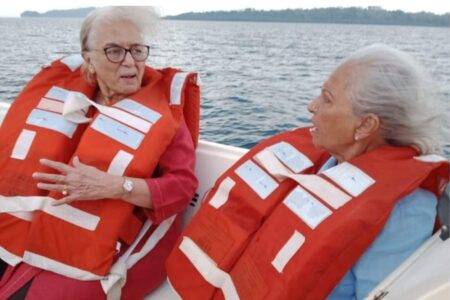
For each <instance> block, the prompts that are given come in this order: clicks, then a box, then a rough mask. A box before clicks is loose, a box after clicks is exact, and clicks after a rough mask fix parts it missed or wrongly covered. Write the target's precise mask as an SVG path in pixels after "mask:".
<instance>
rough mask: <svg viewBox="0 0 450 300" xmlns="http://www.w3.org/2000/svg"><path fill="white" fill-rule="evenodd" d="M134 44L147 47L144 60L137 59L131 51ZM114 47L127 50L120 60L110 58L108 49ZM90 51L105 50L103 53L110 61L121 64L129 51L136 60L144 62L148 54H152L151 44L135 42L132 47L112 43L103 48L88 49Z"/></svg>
mask: <svg viewBox="0 0 450 300" xmlns="http://www.w3.org/2000/svg"><path fill="white" fill-rule="evenodd" d="M134 46H144V47H145V48H147V56H146V57H145V59H143V60H137V59H136V58H135V57H134V56H133V53H132V52H131V50H132V48H133V47H134ZM113 47H118V48H121V49H123V50H125V54H124V55H123V58H122V59H121V60H120V61H113V60H111V59H110V57H108V53H107V51H108V49H110V48H113ZM88 51H103V53H104V54H105V56H106V59H107V60H108V61H109V62H112V63H114V64H120V63H122V62H123V61H124V60H125V58H126V57H127V53H128V52H130V55H131V57H132V58H133V60H134V61H136V62H143V61H146V60H147V58H148V56H149V54H150V46H149V45H143V44H133V45H131V46H130V48H125V47H122V46H120V45H116V44H110V45H108V46H105V47H104V48H103V49H90V50H88Z"/></svg>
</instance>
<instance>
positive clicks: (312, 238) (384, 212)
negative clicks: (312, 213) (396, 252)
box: [166, 130, 449, 299]
mask: <svg viewBox="0 0 450 300" xmlns="http://www.w3.org/2000/svg"><path fill="white" fill-rule="evenodd" d="M280 140H284V141H289V143H290V144H291V145H293V146H295V148H297V149H298V150H300V151H301V152H302V153H303V154H305V155H306V156H308V157H309V158H310V159H311V160H312V161H313V162H314V165H315V166H314V168H312V169H313V170H312V169H310V170H307V171H308V173H311V174H315V173H316V172H317V169H318V167H320V166H321V164H322V163H323V159H313V157H314V156H315V157H324V156H323V152H321V151H319V150H317V149H314V148H310V146H311V140H310V135H309V133H308V132H307V131H306V130H297V131H294V132H288V133H284V134H281V135H279V136H277V137H275V138H271V139H269V140H267V141H265V142H263V143H262V144H261V145H258V146H257V147H255V148H254V149H252V150H251V151H250V152H249V153H247V155H246V156H245V157H244V158H243V159H241V160H240V161H239V162H237V163H236V164H235V165H234V166H233V167H232V168H231V169H229V170H228V171H227V172H225V174H224V175H223V176H221V177H220V178H219V180H218V183H216V185H215V187H214V189H216V188H217V187H218V184H220V182H221V181H222V180H223V179H224V176H229V177H232V178H233V180H234V181H235V182H236V184H235V186H234V187H233V189H232V190H231V192H230V194H229V198H228V201H227V202H226V203H225V204H224V205H223V206H221V207H220V208H219V209H215V208H213V207H212V206H211V205H209V204H207V203H205V204H204V205H203V206H202V207H201V209H200V211H199V214H198V215H197V216H195V217H194V218H193V220H192V222H191V224H190V225H189V226H188V228H187V229H186V230H185V232H184V233H182V236H186V237H189V238H191V239H192V240H193V241H194V242H195V243H196V244H197V246H199V247H200V248H201V249H202V250H203V251H204V252H205V253H206V254H207V255H208V256H209V257H210V258H211V259H212V260H213V261H214V262H215V263H216V264H217V267H218V268H220V269H221V270H223V271H225V272H226V273H229V275H230V276H231V280H232V281H233V283H234V286H235V287H236V290H237V293H238V295H239V297H240V298H241V299H250V298H252V299H324V298H326V296H327V295H328V294H329V292H330V291H331V290H332V289H333V288H334V286H335V285H336V284H337V283H338V282H339V280H340V279H341V278H342V276H343V275H344V274H345V273H346V272H347V270H348V269H349V268H350V267H351V266H352V265H353V264H354V263H355V262H356V260H357V259H358V258H359V257H360V256H361V255H362V253H364V251H365V250H366V249H367V247H369V245H370V244H371V243H372V242H373V240H374V239H375V238H376V236H377V235H378V233H379V232H380V231H381V230H382V228H383V226H384V224H385V222H386V220H387V218H388V217H389V214H390V212H391V210H392V209H393V207H394V206H395V204H396V202H397V201H398V200H399V199H401V198H402V197H403V196H405V195H407V194H408V193H410V192H411V191H413V190H414V189H416V188H418V187H419V186H421V187H424V188H429V189H430V190H431V191H432V192H434V193H435V194H437V195H440V193H441V192H442V186H443V185H444V184H445V183H447V182H448V176H449V175H448V174H449V164H448V163H424V162H421V161H418V160H416V159H413V156H415V155H417V153H416V152H415V151H414V150H413V149H411V148H406V147H405V148H400V147H382V148H378V149H377V150H375V151H372V152H370V153H366V154H364V155H361V156H359V157H357V158H355V159H353V160H351V161H349V162H348V163H350V164H352V165H353V166H356V167H357V168H359V169H360V170H362V171H363V172H364V173H365V174H367V175H369V176H370V177H371V178H373V179H374V180H375V183H374V184H373V185H371V186H369V187H368V188H367V190H365V191H364V192H363V193H361V194H360V195H359V196H355V197H353V198H352V199H351V200H350V201H349V202H347V203H346V204H344V205H343V206H341V207H340V208H337V209H335V208H333V207H332V206H330V205H329V204H328V202H327V201H325V199H321V198H320V197H319V196H318V195H317V194H314V192H312V191H310V190H308V189H307V188H306V187H303V189H304V190H307V191H309V193H310V194H312V195H313V196H314V197H315V198H316V199H318V201H319V202H320V203H321V204H322V205H323V206H325V207H326V208H327V209H329V210H330V211H331V214H330V215H329V216H328V217H326V218H325V219H324V220H323V221H322V222H321V223H320V224H319V225H318V226H317V227H315V228H314V229H313V228H312V227H310V226H309V225H307V223H305V221H304V220H303V219H302V218H300V217H299V216H298V215H297V214H296V213H294V212H293V210H291V209H290V208H288V206H287V205H286V204H285V203H284V202H283V201H284V200H285V199H286V197H287V196H288V195H289V194H290V192H291V191H292V190H293V189H294V188H295V187H297V186H298V184H297V183H294V182H293V181H292V180H290V179H286V180H284V181H283V182H282V183H281V184H280V185H279V187H278V188H277V189H276V190H275V191H274V192H273V193H272V194H271V195H270V196H269V197H268V198H266V199H265V200H263V201H261V199H256V198H255V197H254V195H253V194H252V190H250V189H249V187H248V186H247V184H246V183H244V182H241V181H240V179H239V178H236V177H233V176H234V174H233V172H234V170H235V169H236V167H237V166H239V165H240V164H242V162H243V161H246V160H248V159H249V158H250V157H254V156H255V155H256V154H257V153H258V152H260V151H261V150H262V149H263V148H266V147H267V146H268V145H271V144H273V143H275V142H278V141H280ZM318 176H319V177H321V178H322V179H324V180H325V182H327V183H329V184H331V185H333V186H334V187H335V188H337V189H338V190H341V191H344V190H343V189H342V188H341V187H340V186H339V185H338V184H336V183H334V182H333V180H332V179H330V178H328V177H326V176H325V175H323V174H320V175H318ZM300 186H301V185H300ZM214 189H213V190H212V191H211V192H210V194H209V195H208V197H207V198H206V202H209V199H210V198H211V196H212V195H213V194H214ZM348 196H350V195H348ZM249 203H250V205H252V206H255V207H251V208H252V209H249V206H250V205H249ZM297 204H298V202H297ZM298 205H300V204H298ZM256 206H257V207H256ZM267 206H270V209H267ZM255 211H258V212H260V213H261V212H262V214H255V213H254V212H255ZM295 232H297V233H299V234H301V235H302V236H303V237H304V239H305V241H304V242H303V244H301V243H300V246H299V248H298V250H296V251H295V252H294V254H293V255H292V257H290V258H289V259H288V260H287V263H286V264H285V265H284V268H283V269H282V271H280V272H279V271H277V269H276V268H275V266H274V265H273V264H272V261H274V259H275V257H276V256H277V254H278V253H279V252H280V251H281V249H282V248H283V247H284V246H285V245H286V244H287V242H288V241H289V240H290V238H291V237H292V236H293V235H294V233H295ZM295 235H297V234H295ZM166 264H167V269H168V277H169V280H170V282H171V283H172V285H173V287H174V288H175V290H176V291H177V293H179V294H180V295H181V296H182V297H183V299H196V298H198V297H199V298H202V299H211V298H214V299H222V298H223V294H222V292H221V291H220V290H219V289H216V288H214V287H212V286H211V285H209V284H208V283H207V282H206V281H205V280H204V279H203V277H201V275H200V273H199V272H198V271H197V270H196V269H195V267H193V266H192V265H191V264H190V262H189V260H188V259H187V258H186V257H185V255H184V254H183V253H182V252H181V251H180V250H179V249H178V246H177V247H176V248H175V249H174V250H173V252H172V253H171V255H170V257H169V260H168V261H167V263H166Z"/></svg>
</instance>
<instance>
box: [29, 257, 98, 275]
mask: <svg viewBox="0 0 450 300" xmlns="http://www.w3.org/2000/svg"><path fill="white" fill-rule="evenodd" d="M23 261H24V262H26V263H29V264H30V265H32V266H35V267H38V268H41V269H44V270H50V271H52V272H55V273H57V274H60V275H64V276H69V277H72V278H75V279H78V280H100V279H102V278H103V277H102V276H98V275H96V274H94V273H91V272H88V271H85V270H81V269H78V268H75V267H73V266H69V265H66V264H63V263H61V262H59V261H56V260H54V259H51V258H48V257H45V256H42V255H39V254H36V253H33V252H30V251H25V252H24V254H23Z"/></svg>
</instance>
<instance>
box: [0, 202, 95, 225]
mask: <svg viewBox="0 0 450 300" xmlns="http://www.w3.org/2000/svg"><path fill="white" fill-rule="evenodd" d="M55 201H56V200H55V199H53V198H51V197H41V196H14V197H5V196H1V195H0V213H23V212H33V211H38V210H39V211H44V212H46V213H47V214H49V215H52V216H54V217H56V218H58V219H62V220H64V221H66V222H68V223H71V224H73V225H75V226H78V227H81V228H83V229H86V230H90V231H94V230H95V229H96V228H97V225H98V223H99V222H100V217H98V216H96V215H93V214H90V213H87V212H85V211H82V210H80V209H78V208H75V207H73V206H71V205H68V204H63V205H58V206H53V205H52V203H53V202H55Z"/></svg>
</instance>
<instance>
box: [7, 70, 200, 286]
mask: <svg viewBox="0 0 450 300" xmlns="http://www.w3.org/2000/svg"><path fill="white" fill-rule="evenodd" d="M80 63H81V61H80ZM63 71H64V72H63ZM42 74H44V75H42ZM196 76H197V75H196V74H195V73H184V72H178V71H177V70H175V69H172V68H167V69H163V70H159V71H158V70H154V69H151V68H149V67H146V69H145V73H144V78H143V86H142V88H141V89H140V90H139V91H138V92H137V93H135V94H134V95H131V96H130V97H129V98H127V99H124V100H122V101H119V102H117V103H116V104H115V105H114V106H113V107H106V110H105V111H104V112H103V113H96V115H95V118H94V120H93V121H92V123H91V124H90V125H89V126H88V127H87V126H85V125H82V126H80V125H78V126H77V125H76V124H74V123H72V122H70V121H66V120H65V119H64V117H63V116H61V112H62V106H63V103H56V104H57V105H55V103H53V102H49V101H45V102H44V104H46V106H42V105H41V104H42V102H43V101H42V100H41V97H42V95H46V93H47V94H48V93H50V92H51V91H52V90H54V89H55V87H54V86H55V85H57V88H56V90H57V92H59V93H58V94H57V95H59V96H61V94H64V92H61V91H62V89H61V88H62V87H64V88H66V89H67V90H70V92H67V91H66V92H65V93H66V94H68V95H69V96H68V97H67V98H70V97H72V98H73V95H76V94H77V92H80V91H84V93H83V94H84V95H85V96H88V98H92V96H93V95H94V93H95V87H92V86H89V85H87V84H86V83H85V81H84V80H83V79H82V75H81V72H80V68H79V67H75V68H74V67H73V66H72V69H69V68H67V66H63V64H62V62H61V61H56V62H54V63H53V64H52V66H51V67H49V68H46V69H44V70H43V71H42V72H41V73H39V74H38V75H36V77H35V78H34V79H33V80H32V83H33V84H30V85H28V86H27V88H26V89H25V92H27V91H28V90H31V92H30V93H28V94H29V95H28V97H29V100H30V101H34V102H33V103H34V105H32V104H30V105H27V106H26V107H27V109H17V108H16V106H19V105H20V103H21V102H18V104H17V105H16V103H14V104H13V105H12V107H11V110H10V112H9V113H8V116H7V117H6V119H5V123H4V124H3V126H2V133H3V136H8V135H11V134H12V133H11V132H14V130H15V131H20V126H22V127H24V126H25V127H26V124H25V125H24V123H25V121H22V123H19V125H17V126H11V124H14V121H15V119H13V116H11V114H12V113H14V112H15V113H17V114H18V112H20V113H21V115H20V117H21V118H22V119H23V120H27V117H28V115H30V111H32V112H34V111H36V110H37V109H36V105H37V103H39V104H38V105H40V106H38V108H39V109H41V110H42V111H43V114H45V113H48V111H49V110H50V111H54V112H57V113H58V118H57V120H56V121H58V120H59V119H62V120H63V121H64V122H66V123H68V124H69V125H71V126H75V128H81V127H83V130H80V131H81V132H80V134H79V135H78V136H77V137H78V139H77V140H76V141H73V140H70V137H68V140H69V141H67V142H66V144H62V143H58V141H59V140H61V136H60V135H62V134H61V132H60V131H61V130H59V131H58V130H57V129H54V128H51V129H53V131H56V133H55V132H53V131H50V133H48V131H49V130H48V129H47V128H40V127H37V128H33V129H34V130H35V131H36V134H35V136H36V138H34V140H33V139H32V140H31V141H29V142H28V143H24V142H21V145H22V146H21V147H22V148H23V144H26V145H27V147H28V150H27V155H26V157H27V158H30V159H31V158H32V159H33V160H32V162H33V164H30V165H29V162H28V160H23V159H22V160H21V161H19V164H21V167H22V168H24V169H26V170H27V172H24V174H19V175H20V176H22V177H24V178H27V180H28V181H29V182H30V186H31V185H32V188H33V190H32V191H28V190H27V189H24V190H25V191H26V192H22V191H20V192H14V193H9V194H8V193H5V194H3V193H2V191H1V190H0V195H1V199H0V211H8V212H12V211H13V212H14V213H17V212H20V209H21V208H22V207H20V206H21V205H22V204H23V205H24V206H27V208H26V209H28V211H34V210H36V211H39V212H35V213H34V214H33V222H32V225H31V227H30V223H29V221H25V220H22V219H17V218H16V217H13V216H11V215H10V214H2V216H4V218H6V219H7V220H6V221H5V224H6V225H5V227H3V228H5V229H4V230H2V232H1V233H0V246H1V247H3V248H6V247H8V249H14V251H15V252H14V257H15V258H16V260H15V261H13V263H17V262H19V261H20V260H21V257H22V255H24V257H23V260H24V261H26V262H27V263H29V264H32V265H35V266H38V267H41V268H43V269H47V270H51V271H54V272H57V273H60V274H64V275H67V276H70V277H74V278H79V279H98V278H103V277H104V276H105V275H106V274H107V273H108V271H109V268H110V267H111V262H112V257H113V255H114V254H115V253H116V251H117V248H116V246H117V242H118V240H119V239H120V240H122V241H124V242H126V243H127V244H128V245H130V244H132V243H133V240H134V239H135V237H136V236H137V235H138V233H139V231H140V230H141V227H142V225H143V223H142V222H141V221H140V220H139V219H138V218H136V217H135V216H134V215H133V209H134V206H132V205H130V204H127V203H125V202H124V201H120V200H119V201H118V200H112V199H111V200H107V199H105V200H100V201H93V202H90V201H86V202H84V201H80V202H75V203H73V204H71V205H63V206H62V207H63V208H62V209H59V208H56V210H55V207H52V206H51V205H50V202H51V200H52V198H56V199H58V198H60V197H61V195H60V194H58V193H50V194H49V195H48V196H49V197H22V196H24V195H25V196H30V195H43V194H42V192H40V191H39V190H37V189H36V187H35V185H36V182H35V181H33V180H30V179H29V178H31V174H32V173H33V172H36V171H40V169H39V168H38V166H40V164H39V163H38V160H39V159H40V158H43V157H45V158H49V159H52V160H58V161H63V162H68V161H69V159H70V157H72V155H73V156H78V157H79V158H80V160H81V162H83V163H86V164H89V165H92V166H95V167H97V168H99V169H101V170H104V171H107V172H109V173H112V174H116V175H124V176H129V177H140V178H146V177H149V176H151V174H152V172H153V170H154V169H155V167H156V165H157V163H158V160H159V158H160V156H161V155H162V153H163V152H164V151H165V149H166V147H167V146H168V145H169V143H170V142H171V140H172V138H173V136H174V134H175V132H176V130H177V128H178V125H179V122H180V121H181V120H182V118H184V117H185V122H186V124H187V125H188V128H189V129H190V131H191V135H192V137H193V140H194V143H195V144H196V143H197V138H198V128H199V126H198V123H199V114H198V112H199V107H198V106H199V96H200V94H199V88H198V86H197V84H196ZM61 78H62V79H61ZM64 78H66V79H65V80H64ZM42 85H45V86H44V87H41V86H42ZM35 86H37V87H41V89H40V94H36V95H35V94H33V93H37V92H35V91H34V89H35V88H34V87H35ZM49 89H50V91H49ZM85 90H87V92H86V91H85ZM33 91H34V92H33ZM25 92H24V93H22V94H21V96H20V97H19V99H26V98H27V94H25ZM32 92H33V93H32ZM24 94H25V95H24ZM30 95H32V96H33V97H32V96H30ZM78 95H81V94H78ZM34 97H37V100H36V99H35V98H34ZM55 97H56V96H55ZM55 97H49V98H52V99H55ZM61 97H62V96H61ZM61 97H60V98H61ZM83 97H84V96H83ZM56 99H59V98H56ZM43 100H46V99H44V98H43ZM59 100H61V99H59ZM68 101H69V100H68ZM23 102H25V100H23ZM103 108H104V109H105V107H103ZM101 111H102V110H101ZM40 113H41V112H40ZM83 114H84V113H82V115H83ZM22 115H25V116H22ZM44 116H45V115H44ZM54 118H56V117H54ZM28 119H29V117H28ZM19 120H20V119H19ZM52 121H54V120H53V119H51V118H50V120H48V122H49V123H51V122H52ZM58 124H59V123H58ZM58 124H57V125H58ZM38 125H42V124H41V123H38ZM49 126H50V125H49ZM9 127H12V129H11V130H9ZM16 127H18V128H16ZM41 127H43V126H41ZM66 127H67V126H66ZM66 127H64V128H66ZM13 129H14V130H13ZM41 132H43V133H42V134H46V135H45V138H43V139H42V140H41V139H40V140H37V137H40V135H41ZM51 134H53V136H56V138H54V137H53V136H52V135H51ZM16 140H17V138H16ZM38 141H39V143H37V142H38ZM64 141H65V140H64ZM2 142H3V139H2ZM13 142H14V143H15V144H17V143H18V142H15V140H14V138H11V139H10V141H9V144H12V143H13ZM68 143H69V144H70V145H71V146H72V147H66V145H67V144H68ZM71 143H72V144H71ZM15 144H14V145H15ZM9 147H10V149H12V148H14V149H15V148H17V146H9ZM43 149H44V150H43ZM21 151H22V152H23V150H21ZM39 151H47V152H44V154H42V153H41V152H39ZM12 152H14V150H12ZM16 152H17V151H16ZM61 152H63V153H65V155H66V156H65V157H64V159H63V158H61V156H60V155H61ZM47 153H50V154H52V153H54V155H53V156H52V155H47ZM58 155H59V156H58ZM10 156H11V155H8V157H7V159H6V161H5V165H7V166H8V165H9V164H14V163H17V162H16V161H14V160H13V158H10ZM22 156H23V155H22ZM1 159H4V157H3V156H2V157H1ZM11 161H12V162H11ZM45 171H47V172H51V173H53V172H54V170H45ZM19 183H20V182H18V181H16V182H14V183H11V182H10V183H9V184H16V185H18V184H19ZM5 186H9V185H8V184H5ZM30 189H31V187H30ZM5 196H18V197H5ZM18 198H20V201H19V200H18ZM28 200H29V201H28ZM34 200H36V201H38V200H39V201H40V202H39V201H38V202H39V204H36V205H34V204H32V205H30V203H34V202H35V201H34ZM88 202H89V203H88ZM17 203H21V204H20V205H19V207H18V208H17V207H14V205H16V206H17ZM30 206H31V207H30ZM20 213H22V212H20ZM8 218H9V219H14V222H15V224H13V226H11V225H10V223H11V222H10V220H9V219H8ZM15 219H17V220H15ZM171 221H173V218H172V219H171ZM2 225H3V224H2V223H0V227H1V226H2ZM168 226H169V227H170V224H165V225H164V226H163V227H164V228H165V231H167V229H168ZM148 227H149V228H147V229H146V230H150V231H153V230H154V229H155V228H154V227H155V226H153V227H151V226H148ZM124 228H127V230H128V231H126V232H125V231H124V230H123V229H124ZM121 230H122V231H121ZM5 231H8V232H7V233H5V235H7V236H8V237H10V236H15V239H13V240H11V239H9V240H8V239H4V240H3V239H2V238H1V234H3V233H4V232H5ZM157 231H158V229H156V230H155V232H157ZM159 234H161V233H160V232H159ZM75 236H77V237H75ZM162 236H163V234H162V235H161V236H160V237H159V239H160V238H162ZM68 237H70V238H68ZM3 241H5V242H3ZM25 241H26V245H25ZM49 241H51V242H49ZM62 249H63V251H62ZM69 249H72V250H73V251H72V250H69ZM24 250H25V251H24ZM1 252H2V251H0V256H1V257H2V259H4V257H3V255H2V254H3V253H1ZM8 252H9V251H8ZM11 252H12V251H11ZM7 254H9V253H7ZM7 256H8V255H7ZM81 257H83V258H81ZM66 266H67V268H65V267H66ZM67 270H69V271H67ZM78 270H80V271H78Z"/></svg>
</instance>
